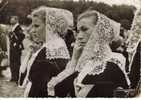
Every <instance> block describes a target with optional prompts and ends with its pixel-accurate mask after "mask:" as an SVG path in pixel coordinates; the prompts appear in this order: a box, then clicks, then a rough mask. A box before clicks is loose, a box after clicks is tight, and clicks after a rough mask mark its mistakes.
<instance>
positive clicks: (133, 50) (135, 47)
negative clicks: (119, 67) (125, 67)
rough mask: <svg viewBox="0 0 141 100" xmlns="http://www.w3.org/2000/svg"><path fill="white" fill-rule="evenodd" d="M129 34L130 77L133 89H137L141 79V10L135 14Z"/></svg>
mask: <svg viewBox="0 0 141 100" xmlns="http://www.w3.org/2000/svg"><path fill="white" fill-rule="evenodd" d="M129 33H130V37H129V39H128V41H127V42H128V47H127V51H128V53H129V55H130V56H129V57H130V59H129V60H130V64H129V71H130V72H129V77H130V80H131V88H136V87H137V85H138V83H139V80H140V78H141V66H140V54H141V50H140V48H141V8H139V9H138V10H137V11H136V13H135V16H134V19H133V23H132V27H131V29H130V30H129ZM139 84H140V83H139Z"/></svg>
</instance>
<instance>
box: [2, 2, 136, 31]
mask: <svg viewBox="0 0 141 100" xmlns="http://www.w3.org/2000/svg"><path fill="white" fill-rule="evenodd" d="M3 1H8V5H7V6H6V7H5V8H4V9H3V10H2V11H1V12H0V23H8V22H9V21H8V20H9V16H10V15H12V14H17V15H18V16H19V17H20V20H21V21H20V22H21V23H22V24H25V23H27V22H28V21H27V18H26V16H27V15H28V14H30V12H31V11H32V10H33V9H34V8H37V7H39V6H42V5H44V6H48V7H56V8H63V9H68V10H70V11H71V12H72V13H73V15H74V19H75V22H76V18H77V16H78V15H79V14H80V13H82V12H84V11H86V10H88V9H93V10H97V11H99V12H101V13H103V14H105V15H106V16H108V17H109V18H111V19H113V20H115V21H117V22H120V23H121V25H122V26H123V27H124V28H126V29H130V26H131V23H132V20H133V17H134V10H135V9H136V8H135V7H134V6H127V5H120V6H117V5H113V6H109V5H107V4H105V3H96V2H93V1H89V0H80V1H78V2H74V1H73V0H69V1H68V0H66V1H59V0H3ZM0 6H1V5H0Z"/></svg>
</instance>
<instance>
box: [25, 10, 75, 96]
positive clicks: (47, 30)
mask: <svg viewBox="0 0 141 100" xmlns="http://www.w3.org/2000/svg"><path fill="white" fill-rule="evenodd" d="M30 17H31V19H32V24H31V26H30V28H29V32H30V34H31V37H32V41H33V42H34V43H35V44H37V45H38V46H37V45H36V46H35V48H34V46H33V49H34V53H33V54H32V56H31V58H30V60H29V62H28V80H29V82H28V85H27V89H26V90H25V93H26V96H28V97H48V92H47V83H48V82H49V80H50V79H51V78H52V77H53V76H56V75H57V74H58V73H60V72H61V71H62V70H63V69H64V68H65V66H66V64H67V62H68V60H69V59H70V55H69V52H68V49H67V46H66V44H65V42H64V40H63V39H62V38H61V36H62V35H64V34H65V32H66V31H67V29H68V28H69V27H70V26H72V25H73V16H72V13H71V12H70V11H67V10H64V9H57V8H50V7H39V8H37V9H35V10H34V11H33V12H32V13H31V16H30Z"/></svg>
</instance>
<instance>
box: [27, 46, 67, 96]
mask: <svg viewBox="0 0 141 100" xmlns="http://www.w3.org/2000/svg"><path fill="white" fill-rule="evenodd" d="M67 62H68V60H65V59H54V60H48V59H46V48H45V47H44V48H43V49H42V50H41V51H40V52H39V53H38V55H37V57H36V59H35V61H34V62H33V64H32V66H31V69H30V72H29V81H31V83H32V86H31V89H30V92H29V95H28V96H29V97H48V92H47V83H48V82H49V81H50V79H51V78H52V77H53V76H56V75H57V74H58V73H60V72H61V71H62V70H63V69H64V68H65V66H66V64H67Z"/></svg>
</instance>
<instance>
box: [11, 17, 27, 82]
mask: <svg viewBox="0 0 141 100" xmlns="http://www.w3.org/2000/svg"><path fill="white" fill-rule="evenodd" d="M10 24H11V26H12V28H11V29H12V30H11V31H10V32H9V40H10V70H11V81H14V82H16V83H17V82H18V78H19V69H20V65H21V54H22V50H23V49H24V47H23V43H22V42H23V40H24V38H25V35H24V34H23V30H22V28H21V26H20V24H19V18H18V16H16V15H14V16H11V18H10Z"/></svg>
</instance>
